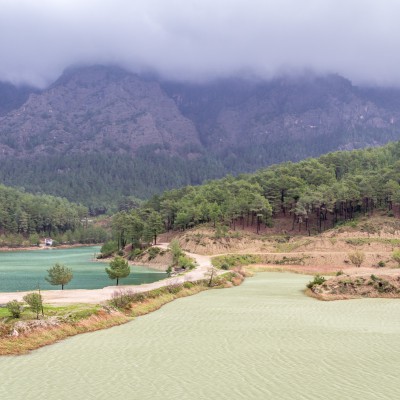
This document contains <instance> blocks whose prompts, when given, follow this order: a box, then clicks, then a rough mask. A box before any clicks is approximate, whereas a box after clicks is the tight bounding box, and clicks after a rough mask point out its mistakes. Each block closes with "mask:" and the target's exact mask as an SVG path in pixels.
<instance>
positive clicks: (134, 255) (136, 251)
mask: <svg viewBox="0 0 400 400" xmlns="http://www.w3.org/2000/svg"><path fill="white" fill-rule="evenodd" d="M142 253H143V251H142V250H140V249H137V248H136V249H133V250H132V251H131V252H130V253H129V256H128V259H129V260H134V259H135V258H137V257H139V256H140V255H141V254H142Z"/></svg>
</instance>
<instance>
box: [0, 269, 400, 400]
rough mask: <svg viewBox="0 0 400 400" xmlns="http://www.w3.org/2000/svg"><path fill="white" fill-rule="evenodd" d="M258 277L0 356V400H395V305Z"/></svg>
mask: <svg viewBox="0 0 400 400" xmlns="http://www.w3.org/2000/svg"><path fill="white" fill-rule="evenodd" d="M308 280H309V277H304V276H300V275H293V274H279V273H264V274H259V275H258V276H256V277H254V278H251V279H248V280H247V281H246V282H245V283H244V284H243V285H242V286H240V287H237V288H233V289H224V290H213V291H208V292H204V293H201V294H199V295H196V296H193V297H190V298H185V299H181V300H178V301H176V302H174V303H171V304H168V305H166V306H165V307H163V308H162V309H161V310H159V311H157V312H155V313H152V314H150V315H147V316H144V317H141V318H138V319H137V320H135V321H133V322H132V323H129V324H127V325H123V326H120V327H116V328H112V329H110V330H107V331H101V332H95V333H91V334H85V335H82V336H77V337H74V338H71V339H68V340H65V341H63V342H61V343H58V344H56V345H53V346H50V347H47V348H44V349H41V350H38V351H35V352H33V353H32V354H30V355H28V356H21V357H6V358H0V376H1V385H0V399H10V400H11V399H50V400H53V399H57V400H58V399H59V400H63V399H112V400H118V399H124V400H130V399H140V400H146V399H149V400H150V399H152V400H153V399H154V400H157V399H180V400H181V399H196V400H197V399H233V400H235V399H273V400H275V399H291V400H297V399H313V400H314V399H328V400H331V399H338V400H339V399H340V400H347V399H355V400H356V399H360V400H361V399H363V400H369V399H371V400H372V399H373V400H376V399H399V398H400V385H399V381H398V375H399V371H400V318H399V314H400V301H398V300H382V299H376V300H353V301H346V302H329V303H327V302H319V301H317V300H314V299H310V298H308V297H305V296H304V295H303V294H302V292H301V290H302V289H303V287H304V285H305V283H306V282H307V281H308Z"/></svg>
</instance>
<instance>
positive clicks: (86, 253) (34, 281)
mask: <svg viewBox="0 0 400 400" xmlns="http://www.w3.org/2000/svg"><path fill="white" fill-rule="evenodd" d="M99 251H100V247H99V246H90V247H75V248H71V249H46V250H34V251H12V252H0V292H15V291H27V290H33V289H36V288H37V287H38V285H40V288H41V289H58V288H59V287H58V286H51V285H50V284H49V283H48V282H47V281H46V280H45V277H46V276H47V270H48V269H49V268H50V267H52V266H53V265H54V264H55V263H57V262H59V263H62V264H65V265H66V266H67V267H69V268H71V269H72V272H73V274H74V277H73V279H72V281H71V282H70V283H69V284H68V285H66V286H65V289H99V288H103V287H105V286H110V285H114V284H115V280H110V279H109V278H108V275H107V274H106V272H105V267H106V266H108V264H107V263H102V262H96V261H93V260H94V258H95V254H96V253H99ZM165 277H166V274H165V273H162V272H159V271H154V270H151V269H149V268H146V267H140V266H137V267H136V266H135V267H131V274H130V275H129V277H127V278H124V279H121V280H120V284H122V285H140V284H141V283H149V282H154V281H158V280H160V279H163V278H165Z"/></svg>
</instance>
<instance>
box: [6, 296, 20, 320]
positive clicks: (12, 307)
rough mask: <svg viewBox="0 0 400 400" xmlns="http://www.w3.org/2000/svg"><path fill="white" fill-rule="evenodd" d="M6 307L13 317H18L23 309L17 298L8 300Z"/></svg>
mask: <svg viewBox="0 0 400 400" xmlns="http://www.w3.org/2000/svg"><path fill="white" fill-rule="evenodd" d="M6 307H7V308H8V311H10V314H11V316H12V317H13V318H19V317H20V316H21V314H22V311H23V310H24V308H23V306H22V303H20V302H19V301H17V300H11V301H9V302H8V303H7V304H6Z"/></svg>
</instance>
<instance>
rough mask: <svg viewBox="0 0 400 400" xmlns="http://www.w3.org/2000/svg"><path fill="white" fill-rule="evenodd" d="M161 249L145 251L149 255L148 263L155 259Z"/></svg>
mask: <svg viewBox="0 0 400 400" xmlns="http://www.w3.org/2000/svg"><path fill="white" fill-rule="evenodd" d="M160 251H161V249H160V248H159V247H150V248H149V250H148V251H147V252H148V254H149V261H150V260H152V259H153V258H156V257H157V256H158V254H160Z"/></svg>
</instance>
